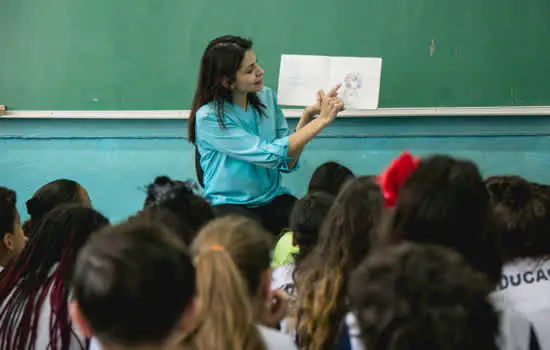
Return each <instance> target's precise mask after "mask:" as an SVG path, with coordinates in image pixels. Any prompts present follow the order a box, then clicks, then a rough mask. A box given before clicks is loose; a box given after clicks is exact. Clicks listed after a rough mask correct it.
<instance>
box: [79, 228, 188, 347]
mask: <svg viewBox="0 0 550 350" xmlns="http://www.w3.org/2000/svg"><path fill="white" fill-rule="evenodd" d="M195 277H196V275H195V268H194V266H193V262H192V259H191V256H190V255H189V253H188V251H187V249H186V247H185V244H184V243H183V242H182V241H181V240H180V239H179V238H178V237H177V236H176V235H175V234H174V233H173V232H171V231H170V230H169V229H167V228H166V227H164V226H162V225H159V224H158V223H154V222H150V221H148V220H147V218H145V217H138V218H131V219H130V220H129V221H127V222H125V223H122V224H120V225H118V226H115V227H109V228H106V229H104V230H102V231H101V232H99V233H97V234H95V235H94V236H93V237H91V238H90V240H89V241H88V242H87V243H86V245H85V247H84V248H83V249H82V250H81V252H80V253H79V255H78V260H77V262H76V266H75V271H74V275H73V278H72V283H71V284H72V291H73V302H72V303H71V317H72V319H73V322H74V323H75V324H77V325H78V326H79V328H80V329H81V331H82V333H83V334H84V335H85V336H87V337H89V336H92V335H93V336H95V337H97V338H98V340H99V342H100V343H101V344H102V345H103V346H104V347H105V349H108V348H110V347H113V348H117V349H118V348H119V347H124V348H132V347H139V348H141V347H143V346H159V348H160V346H161V345H163V344H164V343H166V342H167V341H168V339H169V338H170V336H171V335H172V334H176V333H177V332H179V331H189V330H190V327H191V326H192V324H193V323H194V321H195V320H194V318H195V302H194V300H195V283H196V282H195Z"/></svg>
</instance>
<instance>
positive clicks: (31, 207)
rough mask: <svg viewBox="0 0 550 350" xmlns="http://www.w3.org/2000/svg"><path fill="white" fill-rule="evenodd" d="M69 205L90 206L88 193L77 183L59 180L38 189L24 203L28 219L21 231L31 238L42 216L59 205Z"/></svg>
mask: <svg viewBox="0 0 550 350" xmlns="http://www.w3.org/2000/svg"><path fill="white" fill-rule="evenodd" d="M71 203H72V204H80V205H84V206H91V202H90V197H89V196H88V192H86V190H85V189H84V187H82V186H81V185H79V184H78V182H76V181H73V180H66V179H59V180H55V181H52V182H50V183H47V184H46V185H44V186H42V187H40V188H39V189H38V191H36V192H35V193H34V195H33V196H32V198H31V199H29V200H28V201H27V203H26V206H27V213H28V214H29V216H30V219H29V220H27V221H26V222H25V223H24V225H23V231H25V234H26V235H27V236H29V237H30V236H32V235H33V231H34V230H35V229H36V227H37V226H38V225H39V223H40V220H41V219H42V218H43V217H44V215H46V214H47V213H48V212H49V211H50V210H52V209H53V208H55V207H56V206H58V205H60V204H71Z"/></svg>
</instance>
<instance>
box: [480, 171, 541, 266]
mask: <svg viewBox="0 0 550 350" xmlns="http://www.w3.org/2000/svg"><path fill="white" fill-rule="evenodd" d="M486 185H487V189H488V191H489V193H490V195H491V202H492V204H493V207H494V212H495V215H496V218H497V224H498V228H499V232H500V233H501V235H502V250H503V253H504V258H505V260H506V261H511V260H514V259H516V258H542V257H548V256H549V255H550V235H549V232H550V195H549V193H548V190H546V189H544V188H543V187H542V186H538V185H536V184H532V183H529V182H528V181H527V180H525V179H523V178H521V177H519V176H494V177H490V178H488V179H487V180H486Z"/></svg>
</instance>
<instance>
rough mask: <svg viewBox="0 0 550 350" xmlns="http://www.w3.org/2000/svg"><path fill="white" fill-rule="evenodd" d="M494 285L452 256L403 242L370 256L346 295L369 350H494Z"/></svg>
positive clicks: (447, 251)
mask: <svg viewBox="0 0 550 350" xmlns="http://www.w3.org/2000/svg"><path fill="white" fill-rule="evenodd" d="M493 290H494V284H493V283H492V282H490V281H489V280H488V278H487V276H486V275H485V274H483V273H480V272H478V271H476V270H474V269H473V268H472V267H471V265H469V264H468V263H466V262H465V261H464V259H463V258H462V257H461V256H460V255H459V254H458V253H456V252H455V251H453V250H450V249H446V248H444V247H441V246H430V245H415V244H411V243H403V244H400V245H396V246H393V247H390V248H389V249H382V250H380V251H375V252H373V253H372V254H371V255H370V256H369V257H368V258H367V259H366V260H365V261H363V262H362V263H361V265H360V266H359V267H358V268H357V270H355V271H354V273H353V274H352V276H351V278H350V284H349V296H350V306H351V310H352V312H353V313H354V314H355V316H356V317H357V320H358V323H359V327H360V330H361V337H362V340H363V343H364V346H365V348H366V349H369V350H416V349H447V350H462V349H488V350H491V349H492V350H496V349H497V345H496V344H495V342H496V340H497V339H498V334H499V322H498V316H497V313H496V311H495V310H494V309H493V306H492V304H491V302H490V301H489V298H488V296H489V294H490V293H491V292H492V291H493Z"/></svg>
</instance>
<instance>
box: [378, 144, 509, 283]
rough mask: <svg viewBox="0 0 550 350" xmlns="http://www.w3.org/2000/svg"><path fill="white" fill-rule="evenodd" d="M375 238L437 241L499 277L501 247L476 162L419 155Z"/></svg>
mask: <svg viewBox="0 0 550 350" xmlns="http://www.w3.org/2000/svg"><path fill="white" fill-rule="evenodd" d="M386 224H387V225H385V226H384V227H382V228H381V229H380V232H379V233H380V235H378V236H377V238H378V239H379V240H377V243H379V244H381V245H386V244H388V243H390V244H391V243H396V242H401V241H403V240H406V241H412V242H417V243H429V244H439V245H442V246H446V247H449V248H453V249H456V250H457V251H458V252H460V253H461V254H462V255H463V256H464V258H465V259H466V261H468V262H470V263H471V264H472V265H473V266H474V267H475V268H477V269H479V270H480V271H483V272H485V273H487V274H488V275H489V276H490V277H491V278H492V279H493V280H494V281H495V283H496V282H497V281H499V280H500V273H501V269H502V253H501V246H500V239H499V236H498V234H497V233H496V229H495V223H494V217H493V215H492V209H491V205H490V201H489V194H488V193H487V190H486V188H485V184H484V182H483V179H482V177H481V174H480V172H479V169H478V168H477V166H476V165H475V164H474V163H472V162H470V161H466V160H458V159H454V158H452V157H449V156H444V155H436V156H432V157H429V158H426V159H423V160H422V161H421V162H420V164H419V165H418V168H417V169H416V170H415V171H414V172H413V174H412V175H411V176H410V177H409V178H408V179H407V181H406V182H405V184H404V186H403V188H401V190H400V192H399V198H398V199H397V203H396V205H395V208H394V210H393V211H392V212H390V214H389V217H388V220H387V222H386Z"/></svg>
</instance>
